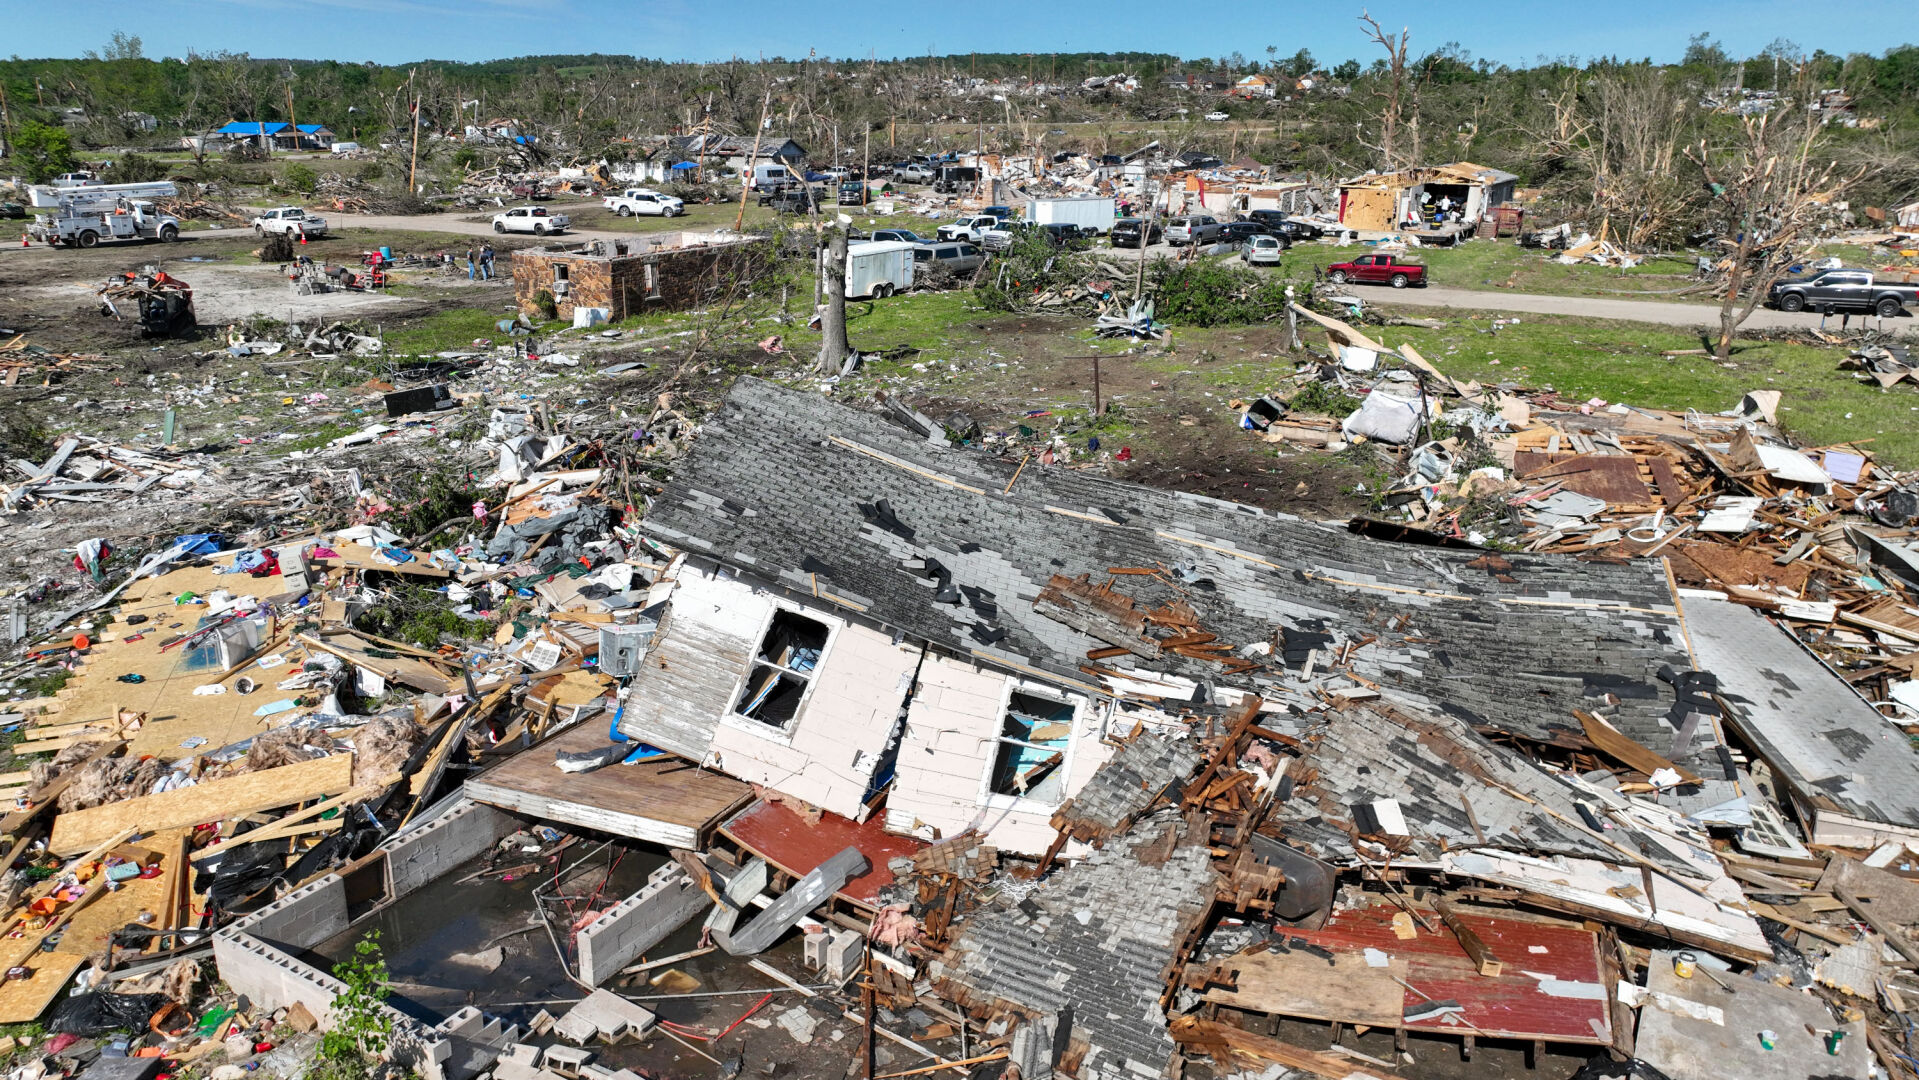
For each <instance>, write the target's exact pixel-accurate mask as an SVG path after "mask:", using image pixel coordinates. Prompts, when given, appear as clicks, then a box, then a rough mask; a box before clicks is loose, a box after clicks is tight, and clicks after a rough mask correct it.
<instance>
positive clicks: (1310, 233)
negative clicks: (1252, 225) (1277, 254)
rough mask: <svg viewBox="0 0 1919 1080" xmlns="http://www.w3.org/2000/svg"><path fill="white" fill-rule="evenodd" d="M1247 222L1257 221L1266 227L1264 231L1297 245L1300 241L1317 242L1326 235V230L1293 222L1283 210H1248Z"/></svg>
mask: <svg viewBox="0 0 1919 1080" xmlns="http://www.w3.org/2000/svg"><path fill="white" fill-rule="evenodd" d="M1246 218H1247V220H1249V221H1257V222H1259V223H1260V224H1261V225H1264V226H1266V231H1267V232H1269V233H1272V234H1273V235H1274V236H1283V237H1285V238H1286V240H1287V242H1289V243H1294V244H1297V243H1299V242H1300V241H1301V240H1317V239H1319V238H1320V237H1322V236H1325V235H1326V230H1325V229H1322V228H1320V227H1319V226H1317V225H1313V224H1309V223H1307V222H1304V221H1294V220H1292V219H1291V218H1289V217H1287V216H1286V213H1285V211H1283V210H1249V211H1247V213H1246Z"/></svg>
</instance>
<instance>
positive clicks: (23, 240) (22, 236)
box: [20, 233, 33, 247]
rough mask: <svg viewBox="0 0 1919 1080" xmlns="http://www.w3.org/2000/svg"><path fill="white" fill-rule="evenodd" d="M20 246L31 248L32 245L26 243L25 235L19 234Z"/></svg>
mask: <svg viewBox="0 0 1919 1080" xmlns="http://www.w3.org/2000/svg"><path fill="white" fill-rule="evenodd" d="M20 246H21V247H32V246H33V245H32V244H29V243H27V234H26V233H21V234H20Z"/></svg>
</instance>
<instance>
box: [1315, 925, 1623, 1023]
mask: <svg viewBox="0 0 1919 1080" xmlns="http://www.w3.org/2000/svg"><path fill="white" fill-rule="evenodd" d="M1396 911H1397V909H1396V908H1392V907H1385V906H1382V907H1370V908H1356V909H1352V910H1347V911H1341V912H1338V913H1336V914H1334V915H1333V917H1332V918H1331V919H1329V920H1327V923H1326V925H1325V927H1323V928H1322V929H1320V930H1317V931H1309V930H1290V929H1287V930H1285V931H1284V932H1285V933H1286V935H1287V936H1288V937H1301V938H1305V939H1306V940H1307V941H1310V942H1312V943H1313V944H1315V945H1318V946H1320V947H1321V948H1324V949H1329V950H1332V951H1334V952H1364V951H1365V950H1366V949H1367V948H1374V949H1378V950H1380V951H1381V952H1383V953H1386V954H1387V955H1388V956H1393V957H1400V958H1403V959H1405V960H1406V961H1407V963H1408V965H1409V967H1410V970H1409V972H1408V974H1407V977H1406V981H1407V982H1409V983H1411V984H1412V985H1413V986H1414V987H1415V988H1417V989H1418V990H1419V992H1420V993H1423V994H1425V995H1426V997H1429V998H1432V999H1434V1000H1437V1001H1447V1000H1451V1001H1457V1002H1459V1004H1460V1005H1461V1006H1462V1007H1464V1009H1465V1010H1466V1020H1467V1022H1468V1023H1470V1024H1471V1025H1472V1026H1473V1027H1476V1028H1478V1029H1479V1030H1480V1031H1482V1032H1484V1033H1486V1034H1488V1035H1497V1036H1501V1037H1505V1038H1520V1039H1544V1040H1546V1041H1548V1042H1581V1043H1609V1042H1611V1041H1612V1021H1611V1015H1610V1012H1609V1011H1608V1007H1607V998H1608V996H1609V995H1610V994H1611V992H1612V991H1611V987H1608V986H1607V985H1606V983H1605V975H1604V974H1603V970H1602V968H1601V967H1600V963H1599V937H1598V935H1596V934H1593V933H1591V932H1590V931H1586V930H1579V929H1575V928H1572V927H1564V926H1550V925H1546V924H1542V923H1536V922H1528V921H1525V920H1521V919H1499V918H1486V917H1481V916H1478V915H1462V916H1461V919H1462V920H1463V921H1464V922H1465V924H1466V925H1467V926H1469V927H1471V928H1472V929H1473V930H1474V931H1475V932H1476V933H1478V934H1479V936H1480V938H1481V939H1482V940H1483V941H1485V942H1486V944H1487V946H1488V947H1489V948H1491V949H1492V952H1493V955H1494V956H1496V957H1498V959H1499V962H1500V965H1501V971H1500V973H1499V974H1498V975H1491V976H1488V975H1481V974H1479V972H1478V970H1476V969H1475V968H1474V966H1473V962H1472V959H1471V958H1470V957H1468V956H1467V955H1466V950H1464V949H1462V948H1460V946H1459V940H1458V939H1457V938H1455V937H1453V935H1452V934H1451V933H1450V932H1448V931H1447V930H1446V927H1445V924H1443V923H1441V922H1440V920H1439V916H1437V915H1434V914H1432V913H1430V912H1422V915H1424V917H1425V919H1426V921H1427V922H1429V923H1431V924H1432V926H1433V928H1434V929H1432V930H1427V929H1425V928H1424V927H1422V926H1419V925H1418V924H1417V923H1415V924H1414V930H1415V931H1417V936H1416V937H1414V938H1412V939H1411V940H1408V941H1401V940H1400V939H1399V938H1398V937H1397V936H1396V935H1394V933H1393V915H1394V914H1395V912H1396ZM1282 929H1283V928H1282ZM1535 949H1543V950H1544V951H1543V952H1535V951H1534V950H1535ZM1534 976H1543V977H1544V978H1543V979H1542V978H1535V977H1534ZM1592 993H1598V994H1599V995H1600V996H1598V997H1596V998H1594V997H1581V996H1577V995H1580V994H1592ZM1425 1000H1426V999H1425V998H1422V997H1420V995H1419V994H1418V993H1414V992H1413V991H1412V990H1408V991H1406V992H1405V1006H1406V1008H1408V1009H1411V1008H1415V1007H1417V1006H1419V1005H1421V1004H1424V1003H1425ZM1592 1021H1598V1023H1599V1027H1598V1029H1597V1030H1596V1031H1595V1029H1594V1027H1593V1024H1592ZM1406 1027H1407V1028H1408V1029H1410V1030H1414V1031H1445V1032H1451V1033H1454V1034H1460V1033H1467V1032H1470V1031H1471V1028H1468V1027H1466V1026H1465V1025H1463V1024H1459V1023H1451V1024H1448V1023H1445V1022H1443V1021H1442V1020H1421V1021H1417V1022H1414V1023H1409V1024H1407V1025H1406Z"/></svg>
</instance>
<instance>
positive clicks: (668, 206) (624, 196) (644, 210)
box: [600, 188, 686, 217]
mask: <svg viewBox="0 0 1919 1080" xmlns="http://www.w3.org/2000/svg"><path fill="white" fill-rule="evenodd" d="M600 202H601V203H602V204H604V205H605V206H606V208H607V209H608V210H611V211H613V212H614V213H616V214H618V215H620V216H621V217H632V216H634V215H635V214H645V215H647V216H649V217H678V216H679V215H681V214H684V213H686V201H685V200H684V199H681V198H680V197H679V196H677V195H668V194H665V193H664V192H659V191H654V190H653V189H651V188H627V189H626V190H625V191H622V192H620V193H619V194H618V195H608V196H607V197H606V198H604V199H601V200H600Z"/></svg>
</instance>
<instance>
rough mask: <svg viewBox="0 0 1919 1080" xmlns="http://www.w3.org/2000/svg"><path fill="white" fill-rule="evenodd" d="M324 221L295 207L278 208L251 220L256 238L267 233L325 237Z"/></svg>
mask: <svg viewBox="0 0 1919 1080" xmlns="http://www.w3.org/2000/svg"><path fill="white" fill-rule="evenodd" d="M326 230H327V224H326V219H325V218H323V217H321V216H319V215H318V214H309V213H307V212H306V211H305V210H302V209H300V208H299V207H297V206H280V207H275V208H274V209H272V210H268V211H267V212H266V213H264V214H261V215H260V216H259V217H256V218H254V219H253V232H254V234H255V235H256V236H265V235H266V234H268V233H286V234H287V235H289V236H300V235H302V234H304V235H306V236H325V235H326Z"/></svg>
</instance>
